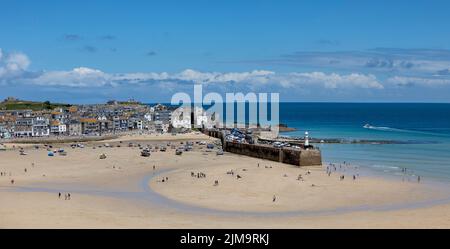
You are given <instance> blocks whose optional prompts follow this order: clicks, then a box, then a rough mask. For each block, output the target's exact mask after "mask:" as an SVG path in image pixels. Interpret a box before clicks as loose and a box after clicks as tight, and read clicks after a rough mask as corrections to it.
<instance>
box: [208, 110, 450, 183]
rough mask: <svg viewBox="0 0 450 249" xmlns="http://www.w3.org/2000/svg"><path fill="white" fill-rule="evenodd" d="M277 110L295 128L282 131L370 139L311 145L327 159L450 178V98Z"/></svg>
mask: <svg viewBox="0 0 450 249" xmlns="http://www.w3.org/2000/svg"><path fill="white" fill-rule="evenodd" d="M246 106H247V107H246V111H247V115H246V117H247V120H248V103H247V105H246ZM204 107H205V109H208V106H204ZM224 108H226V106H225V105H224ZM235 108H236V107H235ZM269 108H270V107H269ZM279 110H280V113H279V119H280V123H282V124H285V125H287V126H288V127H291V128H295V129H296V131H292V132H283V133H280V135H281V136H288V137H304V135H305V132H306V131H307V132H308V133H309V136H310V137H311V138H316V139H342V140H346V141H352V140H370V141H371V142H372V141H373V143H339V144H328V143H323V144H320V143H319V144H315V146H317V147H319V148H320V150H321V152H322V158H323V162H324V163H325V164H329V163H334V164H343V163H344V162H345V163H346V164H350V165H354V166H357V167H359V168H361V169H365V170H367V172H370V173H375V174H377V175H383V176H394V177H395V176H398V177H404V176H405V172H404V169H406V171H407V175H409V176H411V177H412V178H414V177H417V176H420V177H421V179H431V180H433V181H437V182H442V183H450V103H292V102H289V103H280V106H279ZM235 116H236V114H235ZM225 119H226V118H225ZM377 141H380V142H381V143H380V142H377ZM386 141H391V142H393V143H387V144H386V143H382V142H386Z"/></svg>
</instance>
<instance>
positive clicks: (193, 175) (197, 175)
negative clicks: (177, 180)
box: [191, 172, 206, 178]
mask: <svg viewBox="0 0 450 249" xmlns="http://www.w3.org/2000/svg"><path fill="white" fill-rule="evenodd" d="M191 177H196V178H206V174H205V173H203V172H198V173H197V174H196V173H194V172H191Z"/></svg>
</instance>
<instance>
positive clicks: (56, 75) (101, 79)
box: [29, 67, 114, 87]
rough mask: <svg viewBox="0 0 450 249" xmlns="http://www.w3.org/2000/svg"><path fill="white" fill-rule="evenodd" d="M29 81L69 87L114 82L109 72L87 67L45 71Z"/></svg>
mask: <svg viewBox="0 0 450 249" xmlns="http://www.w3.org/2000/svg"><path fill="white" fill-rule="evenodd" d="M29 82H30V83H31V84H36V85H45V86H68V87H99V86H105V85H108V84H113V83H114V82H113V81H111V76H110V75H109V74H107V73H104V72H102V71H100V70H96V69H91V68H86V67H79V68H75V69H73V70H71V71H51V72H44V73H42V74H41V75H39V76H38V77H36V78H34V79H31V80H29Z"/></svg>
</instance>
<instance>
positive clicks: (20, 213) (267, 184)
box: [0, 133, 450, 228]
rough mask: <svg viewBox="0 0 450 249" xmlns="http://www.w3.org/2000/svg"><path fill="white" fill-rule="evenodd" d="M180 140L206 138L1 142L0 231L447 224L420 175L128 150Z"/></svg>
mask: <svg viewBox="0 0 450 249" xmlns="http://www.w3.org/2000/svg"><path fill="white" fill-rule="evenodd" d="M185 141H212V138H209V137H206V136H204V135H202V134H194V133H191V134H185V135H177V136H172V135H170V134H169V135H160V136H156V135H145V136H126V137H122V138H119V139H113V140H109V141H103V142H91V143H84V144H85V148H83V149H82V148H75V149H72V148H70V146H69V144H62V145H55V146H54V148H55V149H59V148H63V149H64V150H65V151H67V156H60V155H58V154H56V155H55V156H54V157H49V156H48V155H47V151H46V150H45V149H44V148H43V146H40V148H39V149H35V148H34V147H33V145H25V146H24V148H25V151H26V153H27V155H19V150H18V147H19V146H21V145H19V144H15V147H16V148H15V149H12V147H13V145H12V144H6V147H7V148H8V150H7V151H0V172H2V174H3V173H4V175H3V176H0V203H1V205H0V228H450V195H449V191H448V190H446V189H445V188H442V187H440V186H435V185H432V184H427V182H426V181H425V182H421V183H417V181H415V180H414V179H412V180H410V181H401V180H398V179H387V178H381V177H375V176H369V175H365V174H364V173H362V172H358V170H357V169H355V168H352V167H353V166H348V167H347V168H348V169H346V170H347V172H343V170H341V172H333V173H332V174H331V175H330V176H329V175H328V174H327V173H326V169H325V168H324V167H302V168H298V167H295V166H292V165H286V164H280V163H276V162H271V161H264V160H260V159H256V158H251V157H245V156H239V155H235V154H230V153H225V154H224V155H219V156H218V155H216V152H215V150H211V151H208V150H206V148H205V146H201V145H195V146H194V150H193V151H189V152H184V153H183V154H182V155H181V156H177V155H175V150H174V149H171V148H170V146H168V147H167V151H166V152H160V151H157V152H152V154H151V156H150V157H141V156H140V150H139V148H137V147H129V146H128V144H129V143H130V142H132V143H134V144H138V143H139V144H141V145H152V146H155V145H167V144H168V143H170V144H174V145H176V146H179V145H180V143H181V142H185ZM105 143H109V144H110V145H112V148H106V147H104V146H101V145H103V144H105ZM99 145H100V146H101V147H100V146H99ZM118 146H120V147H118ZM93 147H95V149H93ZM103 153H104V154H105V155H106V156H107V158H106V159H103V160H102V159H99V155H100V154H103ZM258 165H259V166H258ZM231 172H233V174H231ZM350 172H352V173H350ZM342 174H345V178H344V180H341V179H340V176H341V175H342ZM353 174H358V176H357V177H356V179H355V180H353V178H352V175H353ZM238 175H239V178H238V177H237V176H238ZM300 175H301V177H299V176H300ZM199 176H201V177H199ZM163 179H164V182H163ZM11 180H14V184H12V183H11ZM216 181H217V182H216ZM59 193H61V194H62V196H61V198H59V197H58V194H59ZM68 193H70V195H71V196H70V197H71V198H70V200H65V199H66V198H65V195H66V194H68Z"/></svg>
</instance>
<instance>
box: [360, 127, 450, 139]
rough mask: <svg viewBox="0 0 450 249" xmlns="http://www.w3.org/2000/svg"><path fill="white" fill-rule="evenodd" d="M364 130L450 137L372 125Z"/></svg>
mask: <svg viewBox="0 0 450 249" xmlns="http://www.w3.org/2000/svg"><path fill="white" fill-rule="evenodd" d="M363 128H364V129H368V130H376V131H388V132H403V133H414V134H421V135H431V136H444V137H448V136H449V135H447V134H442V133H435V132H426V131H418V130H408V129H398V128H392V127H387V126H373V125H370V124H366V125H364V126H363Z"/></svg>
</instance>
